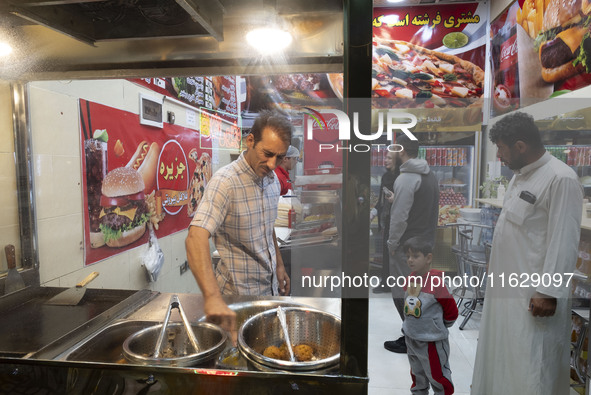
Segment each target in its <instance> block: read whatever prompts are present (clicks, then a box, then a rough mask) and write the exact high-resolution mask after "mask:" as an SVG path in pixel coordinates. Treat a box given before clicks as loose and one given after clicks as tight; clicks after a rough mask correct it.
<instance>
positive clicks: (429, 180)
mask: <svg viewBox="0 0 591 395" xmlns="http://www.w3.org/2000/svg"><path fill="white" fill-rule="evenodd" d="M438 217H439V183H438V182H437V179H436V178H435V175H434V174H433V172H432V171H431V169H429V165H428V164H427V161H425V160H423V159H417V158H412V159H409V160H407V161H406V162H404V163H403V164H402V165H401V166H400V175H399V176H398V178H397V179H396V181H395V182H394V202H393V203H392V209H391V210H390V237H389V238H388V247H389V248H390V251H394V250H395V249H397V248H398V247H401V246H402V245H404V243H405V242H406V240H408V239H410V238H411V237H415V236H421V237H422V238H425V239H426V240H429V241H431V242H432V243H433V245H435V229H437V219H438Z"/></svg>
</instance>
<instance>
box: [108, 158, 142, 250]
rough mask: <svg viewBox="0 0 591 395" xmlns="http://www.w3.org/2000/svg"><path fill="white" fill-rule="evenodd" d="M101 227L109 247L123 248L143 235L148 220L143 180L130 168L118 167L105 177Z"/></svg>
mask: <svg viewBox="0 0 591 395" xmlns="http://www.w3.org/2000/svg"><path fill="white" fill-rule="evenodd" d="M101 206H102V210H101V213H100V215H99V220H100V228H101V232H103V237H104V238H105V243H106V244H107V245H108V246H109V247H123V246H126V245H128V244H131V243H133V242H134V241H136V240H137V239H139V238H140V237H142V236H143V234H144V232H145V231H146V223H147V222H148V220H149V219H150V214H149V209H148V206H147V204H146V201H145V194H144V181H143V179H142V176H141V175H140V173H139V172H138V171H137V170H135V169H133V168H131V167H118V168H116V169H113V170H111V171H110V172H109V173H107V175H106V176H105V178H104V180H103V185H102V196H101Z"/></svg>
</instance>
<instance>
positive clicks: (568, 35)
mask: <svg viewBox="0 0 591 395" xmlns="http://www.w3.org/2000/svg"><path fill="white" fill-rule="evenodd" d="M589 11H591V6H590V5H589V2H588V0H550V3H549V4H548V7H547V8H546V11H545V12H544V19H543V24H542V32H541V33H540V34H539V35H538V37H537V38H536V45H539V57H540V63H541V65H542V78H543V79H544V81H546V82H557V81H561V80H564V79H566V78H569V77H572V76H573V75H576V74H579V73H582V72H589V71H591V38H590V35H589V31H590V29H589V24H590V23H591V18H589V15H588V14H589ZM588 57H589V59H588Z"/></svg>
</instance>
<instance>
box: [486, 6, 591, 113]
mask: <svg viewBox="0 0 591 395" xmlns="http://www.w3.org/2000/svg"><path fill="white" fill-rule="evenodd" d="M590 26H591V5H590V4H589V3H588V2H587V1H586V0H567V1H564V0H520V1H519V2H515V3H513V4H512V5H511V6H510V7H509V8H507V10H505V12H503V13H502V14H501V15H500V16H499V17H498V18H497V19H496V20H495V21H493V22H492V23H491V32H490V33H491V60H492V67H493V70H492V71H493V79H494V82H493V92H492V96H493V100H492V102H493V106H492V107H491V116H498V115H500V114H503V113H506V112H508V111H512V110H514V109H516V108H519V107H525V106H528V105H531V104H534V103H536V102H540V101H543V100H546V99H548V98H552V97H557V96H560V95H562V94H565V93H568V92H572V91H574V90H577V89H580V88H583V87H585V86H587V85H589V84H590V83H591V74H590V72H591V61H589V59H591V36H590V34H591V27H590Z"/></svg>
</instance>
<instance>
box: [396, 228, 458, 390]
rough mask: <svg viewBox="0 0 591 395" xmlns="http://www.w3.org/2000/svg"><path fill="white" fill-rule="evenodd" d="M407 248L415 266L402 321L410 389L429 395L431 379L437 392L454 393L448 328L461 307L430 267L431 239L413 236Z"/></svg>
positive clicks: (440, 277)
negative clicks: (428, 240)
mask: <svg viewBox="0 0 591 395" xmlns="http://www.w3.org/2000/svg"><path fill="white" fill-rule="evenodd" d="M404 252H405V253H406V256H407V259H408V261H407V262H408V266H409V267H410V269H411V270H412V273H411V275H410V276H409V277H408V279H407V282H406V286H405V287H404V291H405V293H404V314H405V315H406V319H405V320H404V322H403V324H402V331H403V332H404V335H405V337H406V346H407V349H408V362H409V363H410V370H411V377H412V386H411V392H412V393H413V394H421V395H423V394H424V395H428V394H429V383H431V387H433V390H434V391H435V394H436V395H438V394H441V395H448V394H453V392H454V386H453V383H452V381H451V370H450V368H449V339H448V336H449V332H448V330H447V328H448V327H450V326H452V325H453V323H454V322H455V320H456V319H457V318H458V307H457V306H456V303H455V301H454V299H453V297H452V296H451V295H450V293H449V291H448V290H447V288H446V287H445V284H444V283H443V281H442V272H440V271H439V270H434V269H431V260H432V259H433V256H432V249H431V245H430V244H429V242H426V241H423V240H421V239H420V238H418V237H413V238H411V239H409V240H408V241H407V242H406V243H405V244H404ZM434 280H435V281H434ZM440 280H441V281H440Z"/></svg>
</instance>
